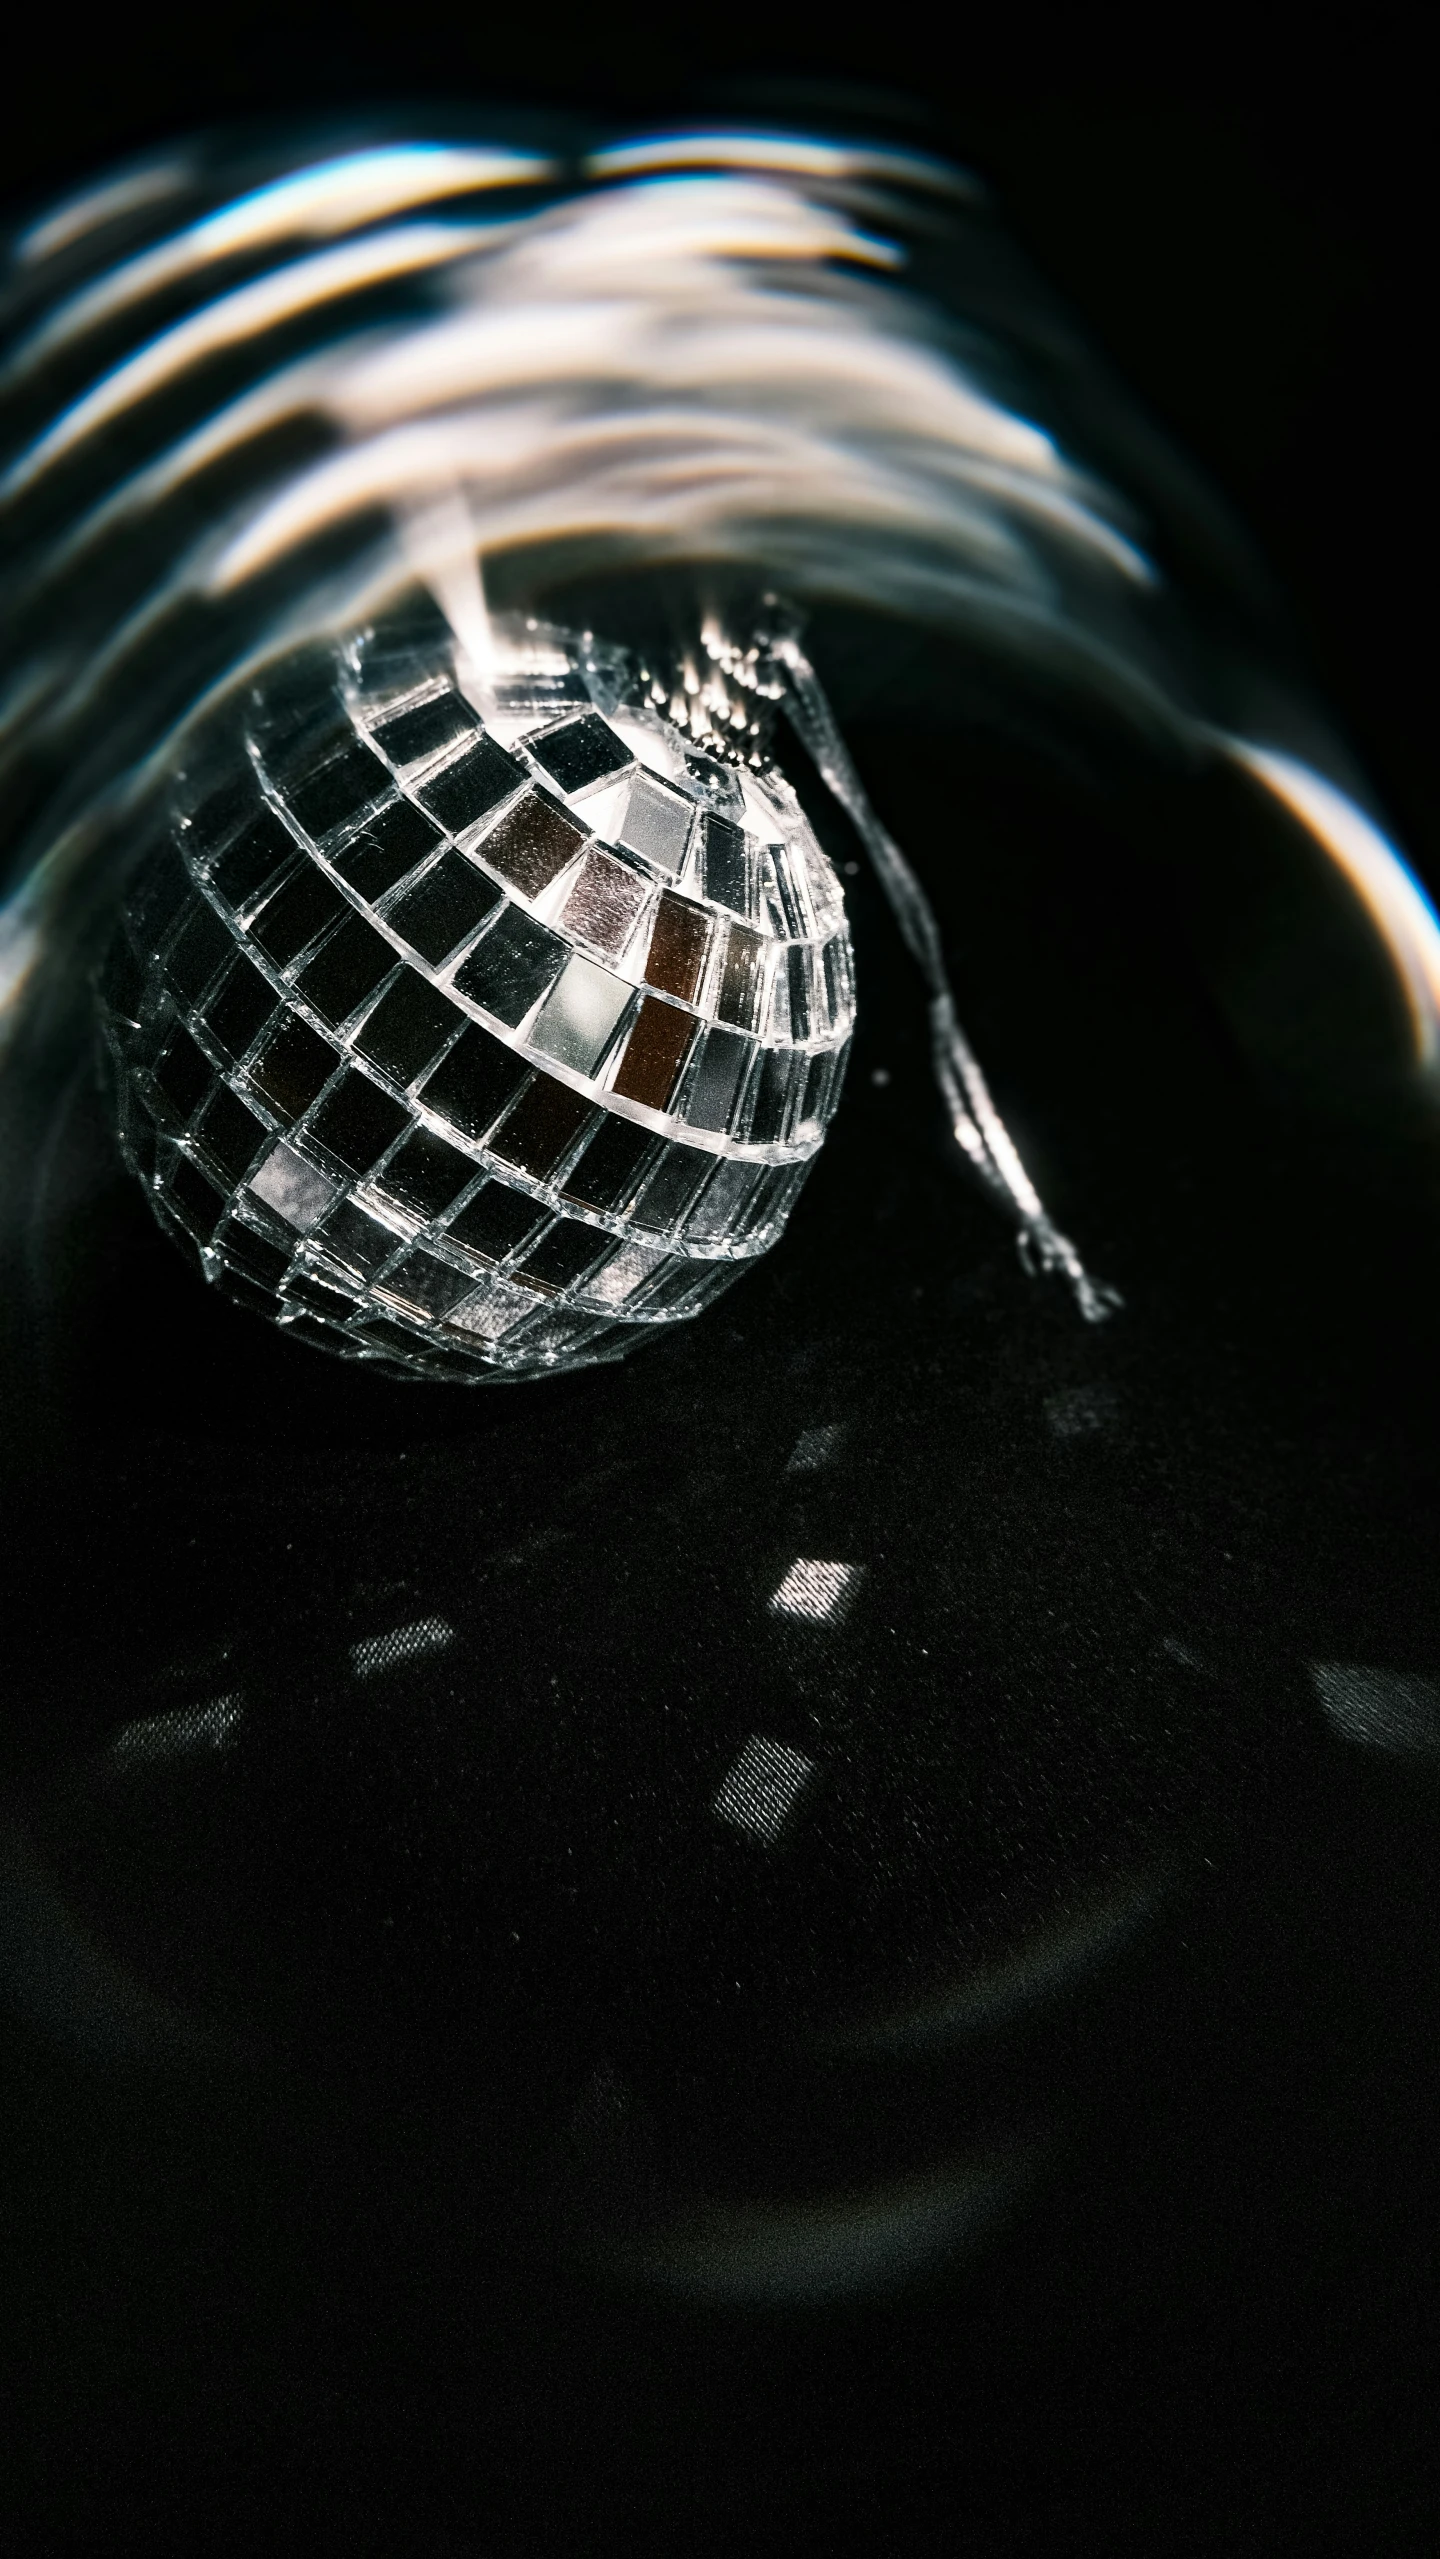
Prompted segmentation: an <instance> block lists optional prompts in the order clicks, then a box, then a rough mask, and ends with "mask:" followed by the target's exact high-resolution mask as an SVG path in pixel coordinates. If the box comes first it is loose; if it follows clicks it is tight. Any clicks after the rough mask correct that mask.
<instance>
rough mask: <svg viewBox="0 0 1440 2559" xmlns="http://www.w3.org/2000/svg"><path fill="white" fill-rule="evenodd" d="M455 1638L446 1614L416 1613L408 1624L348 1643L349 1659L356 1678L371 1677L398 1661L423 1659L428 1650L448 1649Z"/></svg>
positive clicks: (441, 1650) (394, 1666) (441, 1651)
mask: <svg viewBox="0 0 1440 2559" xmlns="http://www.w3.org/2000/svg"><path fill="white" fill-rule="evenodd" d="M454 1641H455V1629H454V1627H453V1626H452V1625H451V1624H450V1621H449V1619H448V1618H446V1617H417V1618H416V1619H415V1620H414V1622H413V1623H412V1624H411V1625H409V1626H392V1628H391V1630H390V1632H389V1634H388V1635H369V1636H367V1637H366V1638H365V1641H364V1642H363V1643H360V1644H352V1645H351V1647H350V1660H351V1663H352V1665H353V1667H354V1671H355V1676H356V1678H357V1679H374V1678H375V1677H376V1676H377V1674H378V1673H379V1672H381V1671H387V1670H394V1669H396V1668H397V1667H398V1665H399V1664H400V1663H401V1662H418V1661H424V1660H425V1659H426V1658H427V1656H428V1655H430V1654H432V1653H443V1652H448V1650H449V1648H450V1646H451V1645H452V1644H453V1643H454Z"/></svg>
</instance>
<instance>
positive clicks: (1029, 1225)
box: [764, 611, 1124, 1324]
mask: <svg viewBox="0 0 1440 2559" xmlns="http://www.w3.org/2000/svg"><path fill="white" fill-rule="evenodd" d="M764 654H765V655H766V656H768V658H769V660H770V661H771V663H772V665H773V666H774V667H775V668H776V669H777V670H783V693H782V699H783V702H784V707H785V711H786V714H787V716H788V718H789V720H790V723H791V726H792V727H793V729H794V730H795V733H796V735H797V736H798V738H799V739H800V741H801V744H802V745H803V746H804V748H805V749H806V752H807V753H808V755H809V756H810V758H811V761H812V762H813V764H814V765H815V768H816V771H817V772H818V773H819V775H820V777H821V779H822V781H823V782H824V783H825V784H826V787H827V788H828V789H829V790H830V791H831V792H832V794H833V795H834V797H835V799H836V800H838V802H839V804H840V806H841V808H842V809H843V810H844V811H845V814H846V816H847V817H848V818H849V820H850V823H851V825H852V826H853V827H854V829H855V832H856V834H857V835H858V836H859V838H860V841H861V843H862V844H863V845H864V847H865V850H866V852H867V853H868V855H869V857H870V861H871V864H872V866H873V868H874V871H875V876H876V878H877V879H878V880H879V883H880V886H881V888H882V889H883V891H884V893H885V897H886V899H887V901H888V903H889V906H890V911H891V913H892V914H893V916H894V918H895V921H896V923H897V924H898V925H899V927H900V932H901V935H902V937H903V939H904V942H905V946H906V948H907V950H908V951H909V952H910V954H911V956H912V958H913V959H914V960H915V962H916V964H917V966H918V967H919V969H920V972H921V975H922V976H923V978H924V980H925V984H926V987H927V989H928V991H929V1014H930V1059H931V1065H932V1068H933V1070H934V1075H935V1081H936V1083H937V1084H938V1086H939V1088H940V1093H941V1098H942V1099H943V1101H944V1104H945V1109H946V1113H947V1115H948V1117H949V1122H950V1128H951V1132H952V1134H953V1136H954V1139H955V1143H956V1145H957V1146H958V1147H959V1148H960V1150H961V1152H962V1154H963V1155H964V1157H965V1159H966V1161H967V1163H968V1164H969V1165H970V1166H971V1168H972V1170H973V1171H974V1172H975V1173H976V1174H977V1175H978V1176H979V1178H980V1180H981V1181H982V1182H983V1183H984V1185H985V1187H986V1189H987V1190H988V1191H989V1193H990V1195H991V1197H992V1198H993V1199H994V1200H995V1201H996V1202H997V1204H998V1205H999V1206H1000V1207H1001V1208H1002V1209H1004V1210H1005V1211H1006V1213H1007V1214H1008V1215H1009V1216H1010V1217H1011V1218H1013V1220H1014V1221H1015V1225H1016V1230H1017V1231H1016V1244H1017V1248H1018V1250H1019V1254H1020V1259H1021V1261H1022V1263H1023V1264H1024V1267H1025V1269H1026V1270H1027V1271H1028V1272H1029V1273H1030V1274H1031V1275H1032V1277H1035V1276H1039V1275H1041V1274H1053V1275H1055V1276H1056V1277H1058V1278H1061V1279H1063V1280H1065V1282H1066V1283H1067V1285H1068V1286H1069V1288H1070V1291H1071V1293H1072V1295H1073V1297H1074V1299H1075V1303H1076V1305H1077V1306H1078V1308H1079V1310H1080V1313H1081V1314H1082V1315H1083V1316H1084V1318H1085V1321H1086V1323H1087V1324H1103V1323H1104V1322H1105V1320H1106V1318H1107V1316H1110V1315H1113V1314H1114V1313H1115V1312H1116V1310H1117V1309H1118V1308H1119V1307H1120V1306H1122V1305H1123V1304H1124V1300H1123V1298H1122V1297H1121V1295H1120V1293H1119V1291H1118V1289H1114V1288H1111V1287H1110V1286H1109V1284H1108V1283H1107V1282H1106V1281H1104V1280H1096V1279H1092V1278H1091V1276H1090V1273H1089V1272H1088V1271H1087V1270H1086V1268H1085V1265H1084V1263H1083V1262H1082V1261H1081V1259H1080V1256H1079V1254H1078V1252H1077V1251H1076V1249H1075V1246H1074V1245H1073V1244H1072V1243H1071V1241H1070V1238H1069V1236H1068V1235H1063V1234H1062V1233H1061V1232H1060V1229H1059V1228H1058V1227H1057V1226H1056V1225H1055V1223H1054V1221H1053V1219H1052V1218H1051V1217H1050V1216H1049V1214H1048V1212H1047V1210H1046V1208H1045V1205H1044V1202H1043V1201H1042V1200H1041V1198H1040V1195H1039V1193H1038V1191H1037V1190H1036V1188H1035V1185H1034V1183H1033V1182H1032V1181H1031V1179H1030V1176H1029V1174H1028V1173H1027V1172H1026V1170H1025V1167H1024V1165H1023V1164H1022V1163H1021V1161H1020V1157H1019V1155H1018V1153H1017V1152H1016V1148H1015V1144H1014V1141H1013V1139H1012V1138H1011V1136H1010V1132H1009V1130H1008V1129H1007V1128H1006V1126H1005V1123H1004V1121H1003V1120H1002V1119H1001V1117H1000V1114H999V1112H998V1111H997V1109H996V1107H995V1103H994V1100H993V1098H992V1096H991V1092H990V1088H989V1086H988V1084H987V1083H986V1081H985V1077H984V1073H983V1071H982V1069H981V1066H980V1061H979V1059H978V1058H977V1057H976V1055H975V1052H974V1050H973V1049H972V1047H971V1046H970V1043H969V1041H968V1040H967V1039H966V1037H965V1034H964V1032H963V1030H962V1029H961V1027H960V1022H959V1018H958V1016H957V1014H956V1011H955V995H954V990H953V988H952V987H951V984H950V976H949V972H948V970H947V968H946V966H945V957H944V953H943V951H942V949H941V946H940V932H939V927H938V925H937V924H936V921H935V910H934V908H933V907H932V906H931V904H930V900H929V899H928V897H927V896H926V894H925V891H924V890H923V888H922V887H921V885H920V882H919V881H918V879H917V878H916V876H915V873H914V872H913V870H912V869H911V867H910V864H909V863H908V862H907V861H906V859H905V856H904V854H903V853H902V852H901V850H900V847H899V845H898V844H897V843H896V841H895V839H894V837H893V835H891V834H890V833H889V831H888V830H887V829H886V828H885V827H884V826H882V825H881V822H880V820H879V818H878V817H877V816H876V814H875V811H874V809H873V808H872V807H871V805H870V801H869V798H868V796H867V793H866V790H865V785H864V783H863V782H862V781H861V779H860V776H859V774H858V773H857V772H856V770H855V764H854V760H853V758H852V756H851V754H850V750H849V748H848V747H847V745H846V744H845V740H844V738H843V737H842V736H841V733H840V729H839V726H838V724H837V722H836V719H835V714H834V712H833V711H832V710H831V708H830V704H829V701H828V700H827V698H826V694H825V690H824V687H823V686H822V684H821V682H820V679H819V677H818V675H817V674H816V672H815V669H814V667H813V666H812V665H811V663H810V660H809V659H808V657H807V656H806V655H805V652H804V650H803V648H802V647H801V645H800V640H799V635H798V632H797V631H796V629H795V628H794V626H793V623H791V622H790V621H789V620H788V617H782V616H781V614H780V613H779V612H778V611H777V614H776V620H775V622H774V623H773V624H772V626H771V629H770V631H769V633H768V634H767V637H766V642H765V646H764Z"/></svg>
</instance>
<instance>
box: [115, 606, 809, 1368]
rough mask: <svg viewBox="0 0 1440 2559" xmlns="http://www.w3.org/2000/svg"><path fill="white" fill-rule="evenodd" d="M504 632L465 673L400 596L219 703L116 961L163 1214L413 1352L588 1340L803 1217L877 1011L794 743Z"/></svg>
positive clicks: (227, 1262)
mask: <svg viewBox="0 0 1440 2559" xmlns="http://www.w3.org/2000/svg"><path fill="white" fill-rule="evenodd" d="M491 634H492V642H493V649H494V655H493V660H492V663H491V665H490V667H489V668H488V669H487V671H486V674H485V678H484V682H483V684H478V683H477V680H476V678H475V675H474V671H473V670H469V671H468V672H467V668H466V666H465V664H464V663H463V662H462V663H461V664H460V665H459V666H458V667H457V653H456V644H455V642H454V639H453V637H452V635H451V633H450V631H449V630H448V628H447V627H446V626H445V624H444V623H443V621H442V620H441V618H440V617H439V615H438V614H436V613H435V612H433V610H427V609H425V608H417V609H415V610H410V611H401V612H398V613H394V614H392V615H391V616H390V617H389V618H388V619H387V620H385V621H384V622H382V623H378V624H374V625H372V626H370V627H369V628H366V629H364V630H361V631H359V632H357V633H355V634H353V635H352V636H350V637H349V638H347V639H345V640H342V641H336V642H333V643H319V644H312V645H310V646H307V647H306V648H305V649H303V650H300V651H297V652H294V653H292V654H291V655H290V656H288V657H286V658H282V659H281V660H279V661H278V662H277V663H276V664H275V665H274V666H273V667H272V669H271V670H270V672H269V673H268V674H267V675H266V677H265V678H264V680H263V681H261V682H260V683H259V684H257V685H255V686H254V687H252V688H251V690H250V691H249V692H248V694H247V695H246V697H245V699H244V701H243V703H242V704H241V705H240V706H239V707H238V709H234V710H230V711H227V712H226V713H224V714H223V715H214V716H212V718H211V720H210V722H209V724H208V726H207V727H206V729H205V730H204V731H203V732H202V734H201V735H200V737H199V738H198V739H197V740H196V741H195V742H194V744H193V746H192V749H191V751H190V753H189V754H188V756H187V758H186V761H185V765H184V769H183V771H182V772H181V774H180V775H179V777H178V780H177V783H176V785H175V788H174V791H173V793H172V795H171V797H170V799H169V801H168V802H167V804H166V808H165V811H164V814H163V817H162V819H161V821H160V822H159V825H158V827H157V830H156V836H155V840H154V842H153V843H152V844H151V845H150V846H149V847H148V849H147V852H146V855H145V858H144V859H143V861H142V863H141V864H140V867H139V869H138V870H137V872H136V874H135V876H134V880H133V884H132V887H131V889H130V892H129V894H128V896H127V898H126V901H125V904H124V908H123V912H122V917H121V921H120V925H119V928H118V931H117V933H116V936H115V939H114V941H113V943H112V945H111V948H110V952H109V955H108V958H107V960H106V963H105V966H104V968H103V970H102V973H101V978H100V1006H101V1020H102V1026H103V1032H104V1040H105V1046H106V1050H107V1052H108V1063H109V1071H110V1073H111V1075H112V1077H113V1082H114V1088H115V1100H116V1109H117V1116H118V1122H119V1127H120V1132H121V1142H122V1145H123V1148H124V1152H125V1155H126V1157H127V1160H128V1161H129V1163H130V1165H131V1167H132V1169H133V1170H134V1171H135V1172H136V1173H137V1174H138V1175H139V1177H140V1179H141V1180H142V1181H143V1183H144V1185H145V1188H146V1191H147V1194H148V1196H149V1199H150V1202H151V1204H152V1207H153V1208H154V1211H155V1214H156V1216H157V1217H158V1218H159V1220H160V1222H161V1224H162V1226H164V1227H165V1228H166V1229H167V1230H168V1231H169V1232H170V1233H171V1234H172V1235H174V1236H175V1237H177V1238H178V1239H179V1240H180V1241H181V1242H182V1243H183V1245H184V1246H185V1248H186V1249H187V1251H188V1252H190V1253H191V1254H194V1255H197V1256H198V1258H199V1261H200V1264H201V1267H202V1269H203V1271H204V1273H205V1276H206V1278H207V1279H209V1280H210V1281H212V1282H213V1283H214V1284H215V1285H216V1286H217V1287H219V1288H220V1289H221V1290H223V1291H224V1293H225V1294H226V1295H227V1296H229V1297H231V1298H234V1299H236V1300H237V1301H238V1302H239V1303H241V1304H242V1305H244V1306H247V1307H249V1308H252V1309H254V1310H255V1311H257V1312H260V1313H263V1314H265V1315H267V1316H269V1317H271V1318H273V1319H274V1320H275V1321H277V1322H279V1323H280V1324H282V1325H284V1326H286V1327H287V1328H288V1329H289V1330H291V1331H293V1332H295V1333H296V1334H298V1335H300V1336H302V1337H303V1338H305V1339H307V1340H309V1341H313V1342H315V1343H318V1344H321V1345H323V1346H324V1347H326V1348H328V1349H330V1350H332V1351H337V1352H339V1353H341V1354H343V1355H345V1356H348V1357H351V1358H358V1359H362V1360H365V1361H368V1362H371V1363H373V1364H375V1365H376V1366H378V1367H380V1368H382V1369H384V1370H386V1371H387V1372H389V1373H391V1374H398V1375H401V1376H405V1377H415V1376H423V1377H437V1378H453V1379H461V1380H477V1379H485V1378H494V1377H495V1376H497V1375H499V1376H504V1377H511V1378H521V1377H529V1376H534V1375H536V1374H543V1373H544V1372H546V1371H551V1370H555V1369H568V1368H574V1367H580V1366H586V1365H589V1364H591V1363H593V1362H595V1361H597V1360H611V1359H615V1358H619V1357H622V1356H623V1355H624V1353H625V1352H626V1351H628V1350H629V1349H631V1348H632V1347H634V1345H636V1344H637V1343H639V1342H641V1341H643V1340H645V1339H646V1338H647V1337H650V1336H651V1335H652V1333H653V1328H654V1327H655V1326H657V1325H661V1324H667V1323H674V1322H675V1321H677V1320H679V1319H682V1318H684V1317H687V1316H690V1315H693V1314H695V1313H697V1312H698V1311H699V1309H700V1308H702V1307H703V1306H706V1305H708V1304H709V1303H710V1301H711V1300H712V1299H713V1298H715V1297H717V1296H719V1294H720V1293H721V1291H722V1290H723V1289H725V1288H727V1287H728V1286H729V1285H730V1284H731V1282H732V1281H733V1280H735V1279H737V1278H738V1277H739V1276H740V1275H741V1273H742V1272H743V1271H744V1270H745V1268H746V1267H747V1265H748V1264H749V1263H750V1262H752V1261H753V1260H754V1259H755V1258H756V1257H757V1256H758V1255H759V1254H761V1253H764V1252H766V1251H768V1250H769V1248H770V1246H771V1245H772V1244H773V1243H774V1242H775V1241H776V1239H777V1238H778V1236H779V1235H780V1233H781V1230H782V1229H783V1227H784V1225H785V1221H786V1219H787V1217H788V1215H789V1212H790V1209H791V1207H792V1205H793V1203H794V1200H795V1198H796V1195H797V1193H798V1191H799V1189H800V1187H801V1184H802V1183H803V1182H804V1179H805V1176H806V1173H807V1172H808V1170H809V1168H810V1165H811V1163H812V1162H813V1160H814V1157H815V1155H816V1152H817V1150H818V1148H819V1146H820V1144H821V1142H822V1140H823V1137H824V1134H825V1128H826V1125H827V1122H828V1121H829V1119H830V1116H831V1114H832V1112H833V1111H834V1108H835V1105H836V1102H837V1099H838V1097H839V1091H840V1085H841V1081H842V1078H843V1075H844V1070H845V1060H846V1055H847V1051H848V1046H849V1039H850V1031H851V1025H852V1020H853V1015H854V980H853V972H852V965H851V951H850V939H849V933H848V929H847V925H846V920H845V913H844V907H843V903H842V899H841V893H840V887H839V883H838V881H837V879H836V877H835V874H834V872H833V870H832V868H831V866H830V864H829V863H828V861H827V860H826V858H825V856H824V854H823V853H822V852H821V850H820V847H819V845H818V844H817V842H816V840H815V837H814V834H813V832H812V831H811V828H810V826H809V824H808V822H807V820H806V819H805V817H804V815H803V813H802V811H801V809H800V806H799V803H798V801H797V800H796V798H795V795H794V793H793V791H792V790H791V789H790V787H789V785H788V783H787V782H786V781H785V779H784V777H783V776H782V775H781V774H780V773H779V772H778V770H777V769H776V768H775V767H774V766H773V764H771V763H769V762H768V761H767V760H765V759H764V758H760V757H755V756H751V757H750V758H748V759H742V758H741V757H740V756H739V755H738V754H731V755H729V756H727V755H726V754H725V753H724V752H723V751H721V752H706V751H702V750H700V749H698V748H697V747H696V745H695V744H694V741H693V738H692V737H691V735H690V734H689V733H688V731H687V730H686V729H685V728H684V727H683V726H682V725H681V723H680V722H679V721H677V720H676V719H675V718H673V717H672V716H670V708H669V696H668V694H667V692H666V689H665V687H664V685H662V684H660V683H659V682H657V681H655V680H654V679H652V678H651V676H650V675H649V672H648V670H647V669H645V668H644V667H643V666H641V665H640V664H639V663H638V662H637V661H634V660H630V659H627V658H626V657H625V656H624V654H623V653H622V652H619V651H617V650H614V649H611V648H605V647H601V646H598V645H596V644H595V643H594V642H592V641H591V640H590V638H589V636H588V635H584V636H580V635H576V634H573V633H567V632H564V631H560V630H557V629H554V628H552V627H549V626H544V625H541V624H538V623H536V622H534V621H528V620H521V619H519V618H518V617H515V618H512V619H510V620H508V621H507V620H501V621H497V622H496V623H494V624H493V625H492V626H491ZM462 676H463V677H465V678H466V680H465V681H464V682H462ZM477 699H478V700H479V701H481V702H482V703H483V713H482V710H481V709H480V708H477V707H476V702H477Z"/></svg>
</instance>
